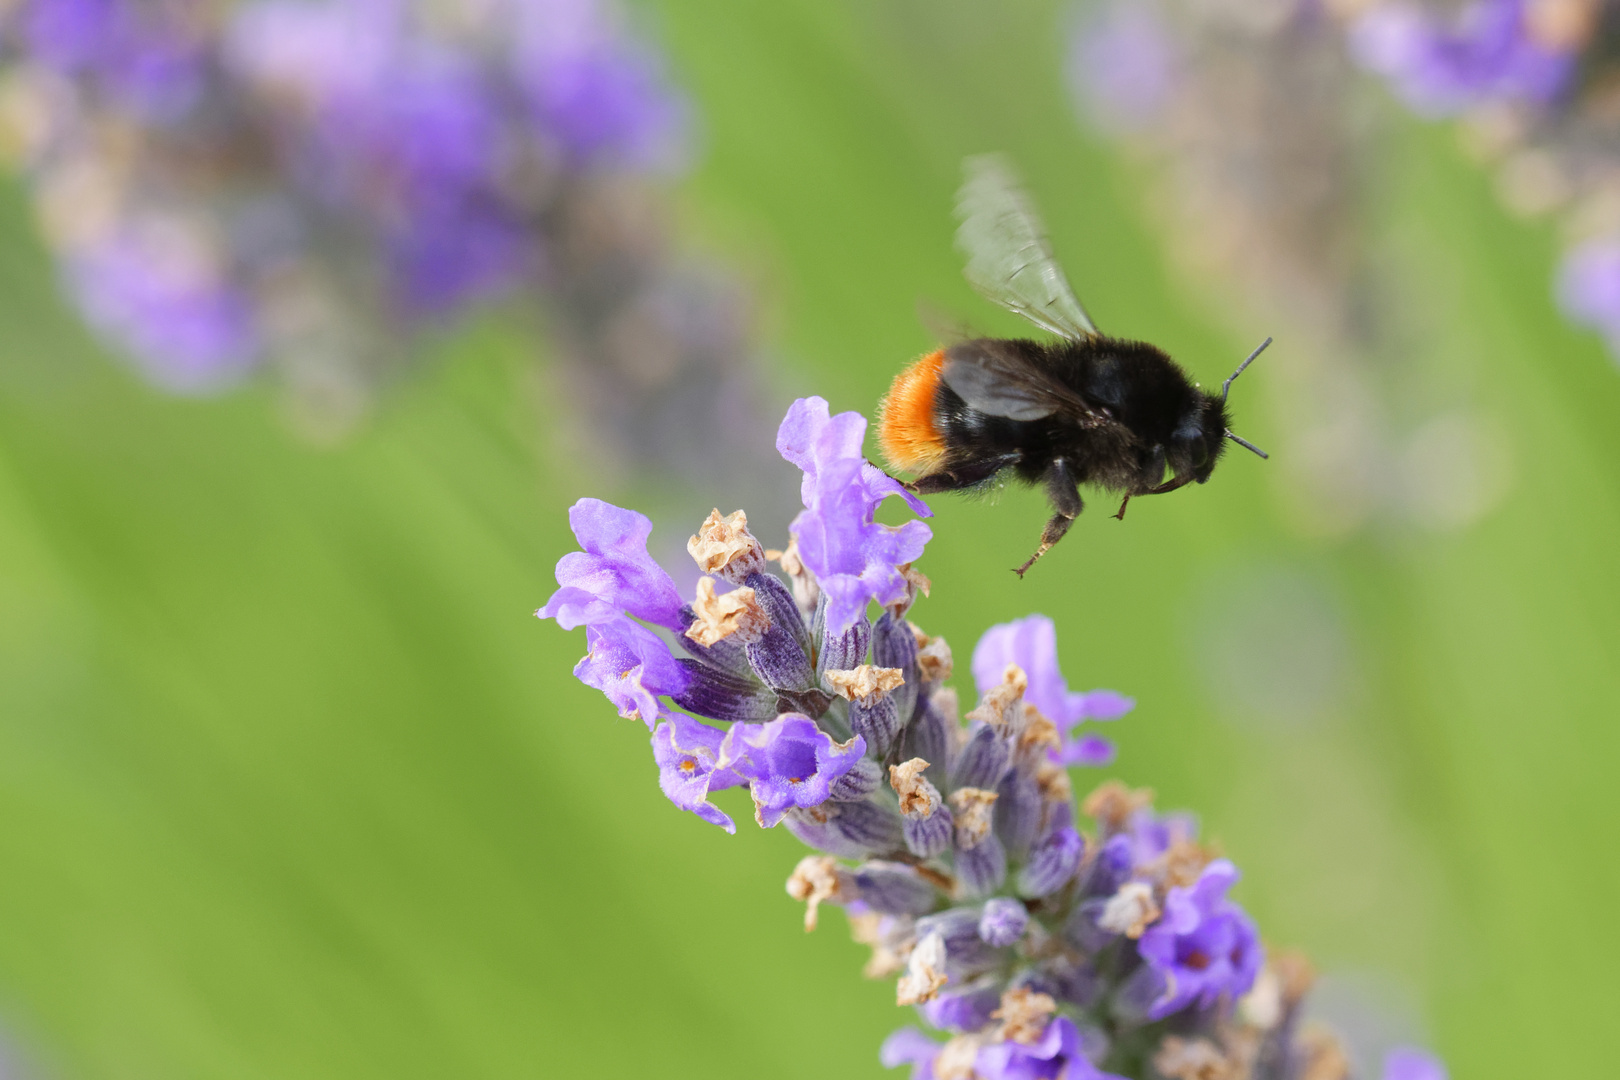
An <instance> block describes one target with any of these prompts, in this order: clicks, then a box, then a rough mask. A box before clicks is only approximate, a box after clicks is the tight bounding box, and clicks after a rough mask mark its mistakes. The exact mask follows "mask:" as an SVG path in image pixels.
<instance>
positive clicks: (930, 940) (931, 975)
mask: <svg viewBox="0 0 1620 1080" xmlns="http://www.w3.org/2000/svg"><path fill="white" fill-rule="evenodd" d="M918 934H919V936H918V938H917V946H916V948H914V949H912V950H911V956H910V957H909V958H908V959H907V960H906V973H905V974H904V975H902V976H900V982H899V983H898V984H896V986H895V998H894V1003H895V1004H896V1005H921V1004H923V1003H924V1002H927V1001H932V1000H933V999H934V995H935V994H937V993H939V991H940V988H941V987H943V986H944V985H945V983H946V981H947V979H948V976H947V975H946V973H945V962H946V955H947V954H946V949H945V942H944V939H943V938H941V937H940V935H939V934H938V933H932V934H924V933H922V932H921V931H920V930H919V931H918Z"/></svg>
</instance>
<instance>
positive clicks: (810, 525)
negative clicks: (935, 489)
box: [776, 397, 934, 635]
mask: <svg viewBox="0 0 1620 1080" xmlns="http://www.w3.org/2000/svg"><path fill="white" fill-rule="evenodd" d="M865 438H866V418H865V417H864V416H862V415H860V414H859V413H854V412H846V413H839V414H838V415H837V416H831V415H829V410H828V407H827V402H826V400H825V399H823V398H819V397H809V398H800V399H799V400H798V401H795V402H794V403H793V406H792V407H791V408H790V409H788V414H787V417H786V418H785V419H784V420H783V421H782V426H781V428H780V430H778V432H777V434H776V449H777V450H778V451H779V452H780V453H781V455H782V456H783V457H785V458H787V459H788V460H789V461H791V462H792V463H793V464H795V465H797V466H798V467H799V468H801V469H803V470H804V480H803V481H802V482H801V484H800V487H799V493H800V496H801V498H802V499H803V501H804V510H803V512H801V513H800V514H799V516H798V517H796V518H794V519H793V525H792V527H791V532H792V533H793V538H794V539H795V540H796V541H798V554H799V559H800V561H802V562H803V563H804V565H805V566H806V567H807V568H809V570H810V572H811V573H813V574H815V576H816V579H817V580H818V582H819V583H820V585H821V590H822V592H823V593H825V594H826V596H827V624H828V627H829V632H830V633H832V634H835V635H836V634H842V633H844V632H845V631H846V630H848V629H849V628H850V627H851V626H853V625H855V622H856V620H857V619H859V618H860V616H861V615H862V614H863V613H864V612H865V610H866V605H867V603H868V602H869V601H873V600H875V601H877V602H878V603H879V604H893V603H898V602H899V601H900V600H901V599H902V598H903V597H905V595H906V589H907V582H906V577H905V574H904V573H902V571H901V569H900V568H901V567H902V566H904V565H905V564H907V563H910V562H912V561H914V560H916V559H917V558H919V557H920V556H921V555H922V553H923V546H924V545H925V544H927V543H928V541H929V540H930V539H931V538H932V537H933V535H934V534H933V531H932V530H931V529H929V527H928V526H927V525H924V524H923V523H922V522H920V521H908V522H906V523H905V524H904V525H901V526H899V527H894V526H890V525H879V524H877V523H876V522H875V521H874V520H873V514H874V513H875V512H876V510H877V506H878V504H879V503H880V502H882V501H883V500H884V499H886V498H888V497H889V496H890V495H898V496H900V497H901V498H902V499H904V500H905V501H906V505H908V506H910V507H911V509H912V511H913V512H914V513H916V514H918V515H919V516H921V517H931V516H932V512H931V511H930V510H929V509H928V506H927V504H925V503H924V502H923V501H922V500H921V499H919V498H917V496H915V495H913V494H912V493H911V492H909V491H907V490H906V489H905V488H904V487H903V486H902V485H901V483H900V481H898V480H896V479H894V478H893V477H891V476H889V475H887V474H886V473H884V472H883V470H881V469H879V468H878V467H877V466H875V465H873V464H871V463H870V462H868V461H867V460H866V459H865V458H864V457H863V456H862V455H861V444H862V442H863V441H864V440H865Z"/></svg>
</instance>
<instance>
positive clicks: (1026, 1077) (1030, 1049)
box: [973, 1016, 1120, 1080]
mask: <svg viewBox="0 0 1620 1080" xmlns="http://www.w3.org/2000/svg"><path fill="white" fill-rule="evenodd" d="M973 1071H974V1072H975V1073H976V1074H978V1075H979V1076H981V1077H983V1078H984V1080H1059V1078H1063V1080H1104V1078H1108V1080H1120V1078H1116V1077H1113V1074H1111V1073H1105V1072H1102V1071H1101V1070H1100V1069H1098V1068H1097V1066H1095V1065H1093V1064H1092V1063H1091V1059H1090V1058H1088V1057H1086V1056H1085V1054H1084V1053H1082V1052H1081V1048H1080V1030H1079V1029H1078V1028H1076V1027H1075V1026H1074V1021H1072V1020H1070V1019H1069V1018H1068V1017H1066V1016H1056V1017H1053V1018H1052V1020H1051V1022H1050V1023H1048V1024H1047V1025H1046V1031H1045V1032H1043V1033H1042V1035H1041V1037H1040V1039H1039V1040H1037V1041H1036V1042H1035V1043H1033V1044H1029V1043H1021V1042H1000V1043H991V1044H990V1045H989V1046H985V1047H982V1048H981V1049H980V1050H979V1053H978V1057H977V1058H976V1059H975V1060H974V1063H973Z"/></svg>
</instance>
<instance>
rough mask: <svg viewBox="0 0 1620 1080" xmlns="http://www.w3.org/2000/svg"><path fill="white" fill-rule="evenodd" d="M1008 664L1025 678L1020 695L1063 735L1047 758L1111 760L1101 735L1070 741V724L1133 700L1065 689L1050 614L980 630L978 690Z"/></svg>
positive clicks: (1120, 709) (1117, 710) (1122, 709)
mask: <svg viewBox="0 0 1620 1080" xmlns="http://www.w3.org/2000/svg"><path fill="white" fill-rule="evenodd" d="M1008 664H1017V665H1018V666H1019V667H1020V668H1022V669H1023V671H1024V674H1025V676H1026V677H1027V678H1028V680H1029V685H1028V687H1027V688H1026V689H1025V690H1024V700H1025V701H1027V702H1029V703H1030V704H1031V705H1034V706H1035V707H1036V708H1037V709H1039V710H1040V711H1041V712H1042V713H1043V714H1044V715H1045V716H1046V717H1047V719H1049V720H1051V721H1052V722H1053V723H1054V724H1056V725H1057V727H1058V731H1059V732H1060V733H1061V734H1062V735H1063V736H1064V743H1063V745H1062V747H1060V748H1059V749H1058V750H1057V751H1056V752H1055V753H1054V754H1053V755H1052V757H1053V760H1055V761H1059V762H1061V763H1063V764H1065V765H1106V764H1108V763H1109V762H1111V761H1112V760H1113V754H1114V749H1113V745H1112V744H1111V743H1109V742H1108V741H1107V740H1106V739H1101V738H1098V737H1096V736H1087V737H1084V738H1081V739H1079V740H1078V741H1075V740H1074V739H1073V735H1072V732H1073V729H1074V727H1075V726H1076V725H1077V724H1079V723H1081V722H1082V721H1084V720H1088V719H1094V720H1113V719H1116V718H1118V717H1120V716H1123V715H1124V714H1125V713H1127V712H1129V711H1130V710H1131V709H1132V708H1134V707H1135V704H1136V703H1135V702H1134V701H1132V700H1131V699H1130V698H1127V697H1124V696H1123V695H1120V694H1116V693H1114V692H1113V691H1112V690H1093V691H1090V692H1089V693H1079V692H1075V691H1071V690H1070V689H1069V684H1068V681H1067V680H1065V679H1064V678H1063V672H1062V670H1061V669H1059V667H1058V658H1057V629H1056V627H1055V626H1053V624H1052V620H1051V619H1049V618H1047V617H1046V616H1045V615H1029V616H1026V617H1024V618H1022V619H1015V620H1014V621H1012V622H1009V623H1000V624H998V625H996V626H992V627H991V628H990V629H989V630H986V631H985V633H984V636H983V637H981V638H980V639H979V643H978V645H977V646H975V647H974V649H973V681H974V683H975V684H976V685H977V686H978V689H979V693H980V695H983V694H985V693H987V692H989V690H990V689H991V688H992V687H995V686H998V685H1000V683H1001V679H1002V674H1003V673H1004V672H1005V671H1006V670H1007V665H1008Z"/></svg>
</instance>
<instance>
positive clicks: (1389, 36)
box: [1350, 0, 1577, 116]
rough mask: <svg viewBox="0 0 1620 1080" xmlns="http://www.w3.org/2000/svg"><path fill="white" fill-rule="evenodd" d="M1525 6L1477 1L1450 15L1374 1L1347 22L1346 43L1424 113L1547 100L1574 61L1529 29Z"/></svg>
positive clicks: (1565, 81) (1504, 0)
mask: <svg viewBox="0 0 1620 1080" xmlns="http://www.w3.org/2000/svg"><path fill="white" fill-rule="evenodd" d="M1530 8H1531V2H1530V0H1474V2H1473V3H1471V4H1469V5H1468V6H1467V7H1466V8H1465V9H1463V11H1462V12H1460V13H1459V14H1458V15H1457V16H1456V17H1455V18H1454V19H1453V18H1448V17H1444V16H1441V15H1439V14H1437V13H1435V12H1433V11H1432V10H1430V9H1428V8H1425V7H1422V6H1418V5H1415V4H1410V3H1404V2H1398V3H1385V4H1378V5H1375V6H1373V7H1372V8H1371V9H1370V10H1369V11H1367V12H1366V13H1365V14H1363V15H1361V16H1360V17H1359V18H1358V19H1356V21H1355V22H1354V23H1353V24H1352V26H1351V27H1350V47H1351V51H1352V53H1353V54H1354V55H1355V57H1356V59H1357V60H1358V61H1359V62H1360V63H1361V64H1362V65H1363V66H1364V67H1366V68H1367V69H1368V70H1370V71H1372V72H1375V73H1376V74H1378V75H1381V76H1383V77H1384V78H1385V79H1387V80H1388V81H1389V83H1390V85H1391V87H1392V88H1393V89H1394V90H1395V92H1396V93H1397V94H1398V95H1399V96H1400V97H1401V99H1402V100H1403V101H1404V102H1405V103H1406V104H1407V105H1408V106H1409V107H1410V108H1411V109H1412V110H1413V111H1415V112H1418V113H1421V114H1423V115H1425V116H1451V115H1454V114H1456V113H1459V112H1462V111H1464V110H1467V109H1470V108H1473V107H1475V106H1477V105H1480V104H1483V103H1486V102H1509V103H1523V104H1529V105H1544V104H1547V103H1548V102H1550V101H1552V100H1553V99H1554V98H1556V97H1557V96H1558V95H1559V94H1560V93H1562V92H1563V91H1564V90H1565V89H1567V88H1568V86H1569V85H1570V81H1571V79H1572V78H1573V76H1574V74H1575V68H1576V62H1577V60H1576V57H1575V55H1574V54H1573V53H1572V52H1571V51H1570V50H1569V49H1568V48H1563V47H1559V46H1558V45H1555V44H1552V43H1549V42H1548V41H1547V40H1545V37H1544V36H1543V35H1537V34H1536V33H1535V32H1534V30H1535V28H1534V26H1533V24H1532V22H1531V20H1530V18H1529V15H1530Z"/></svg>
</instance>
